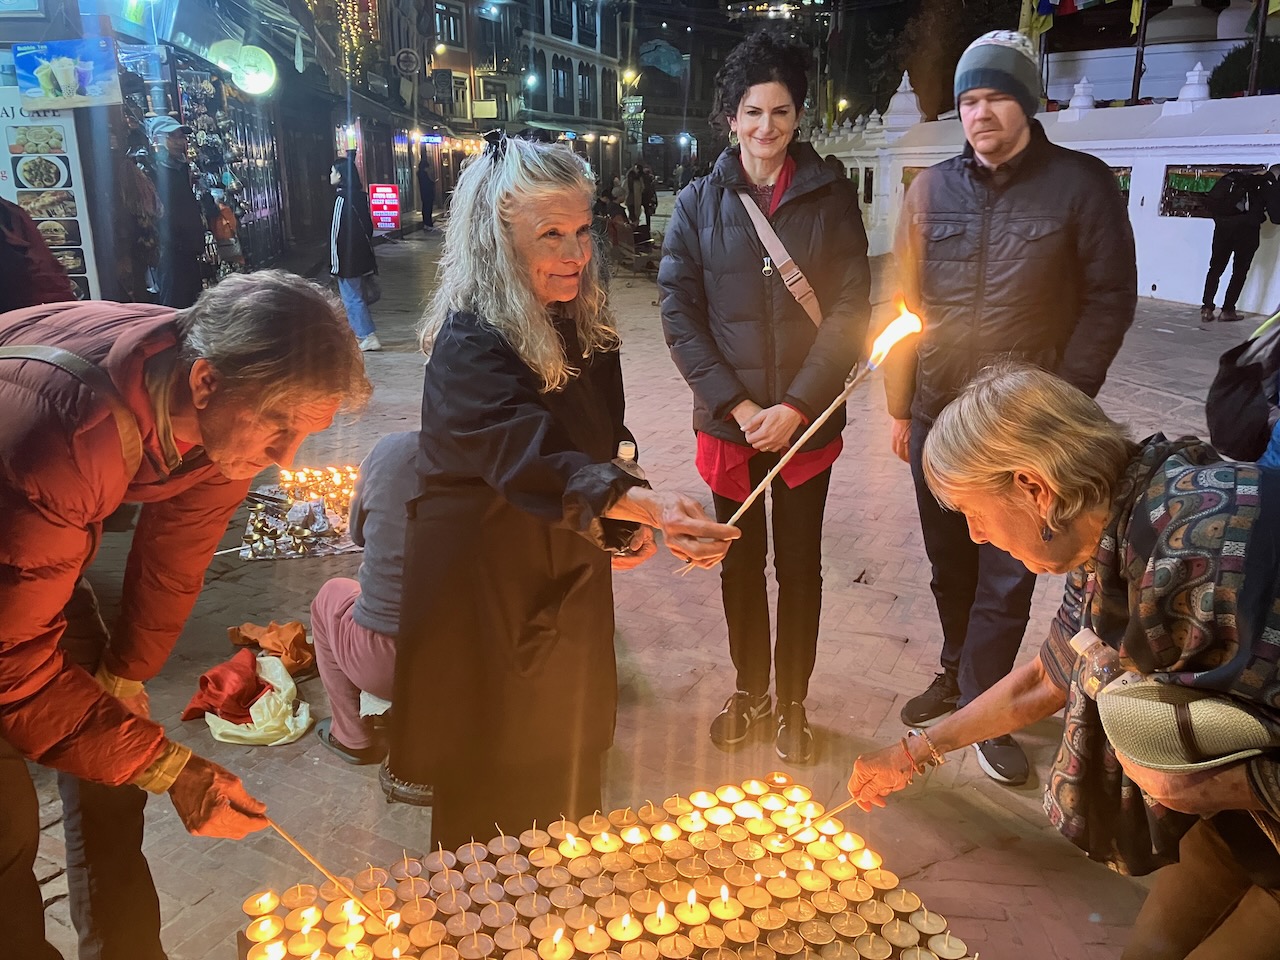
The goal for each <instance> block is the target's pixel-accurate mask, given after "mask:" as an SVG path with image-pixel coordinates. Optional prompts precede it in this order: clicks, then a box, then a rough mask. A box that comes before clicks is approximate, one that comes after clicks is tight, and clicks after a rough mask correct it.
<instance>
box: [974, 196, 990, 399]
mask: <svg viewBox="0 0 1280 960" xmlns="http://www.w3.org/2000/svg"><path fill="white" fill-rule="evenodd" d="M978 184H979V186H980V187H982V189H983V191H984V193H985V196H984V198H983V203H982V231H981V233H980V240H979V245H978V291H977V296H975V297H974V298H973V299H974V310H973V312H972V313H971V314H970V318H969V329H970V335H969V370H968V376H969V377H970V378H972V377H973V375H974V374H975V373H977V372H978V371H977V370H976V369H974V368H975V367H976V366H977V364H978V356H979V354H980V353H981V345H980V344H979V343H978V340H979V337H978V334H979V328H980V327H981V325H982V310H983V308H984V307H985V306H986V302H987V242H988V240H989V239H990V238H991V211H992V207H993V206H994V203H993V193H994V190H993V185H992V184H990V183H985V182H983V181H982V180H979V181H978Z"/></svg>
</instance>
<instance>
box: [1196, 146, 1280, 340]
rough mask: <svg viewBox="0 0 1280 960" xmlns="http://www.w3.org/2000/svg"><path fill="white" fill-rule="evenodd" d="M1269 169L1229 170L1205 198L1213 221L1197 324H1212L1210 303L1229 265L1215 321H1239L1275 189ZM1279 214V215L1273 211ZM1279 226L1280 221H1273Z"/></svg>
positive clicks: (1276, 219) (1274, 180)
mask: <svg viewBox="0 0 1280 960" xmlns="http://www.w3.org/2000/svg"><path fill="white" fill-rule="evenodd" d="M1277 169H1278V168H1277V167H1272V168H1271V169H1270V170H1268V171H1267V172H1266V173H1245V172H1244V171H1243V170H1232V171H1230V172H1229V173H1225V174H1223V175H1222V177H1221V178H1220V179H1219V180H1218V182H1217V183H1215V184H1214V185H1213V189H1211V190H1210V191H1209V192H1208V193H1207V194H1206V195H1205V198H1204V207H1205V209H1206V210H1207V211H1208V212H1209V216H1211V217H1213V246H1212V247H1211V248H1210V251H1209V273H1208V274H1207V275H1206V276H1205V278H1204V299H1203V300H1202V301H1201V304H1202V305H1201V307H1200V322H1201V323H1212V322H1213V309H1214V308H1213V301H1214V298H1215V297H1217V295H1218V281H1220V280H1221V279H1222V274H1223V272H1224V271H1225V270H1226V269H1227V263H1228V262H1232V261H1233V258H1234V262H1232V266H1231V279H1230V280H1228V281H1227V290H1226V293H1225V294H1223V297H1222V313H1220V314H1219V315H1218V319H1219V320H1221V321H1223V322H1225V323H1230V322H1232V321H1235V320H1239V319H1240V314H1238V313H1236V301H1237V300H1238V299H1239V298H1240V291H1241V290H1243V289H1244V282H1245V279H1246V278H1247V277H1248V276H1249V267H1250V266H1251V265H1252V264H1253V255H1254V254H1255V253H1257V252H1258V244H1259V243H1260V242H1261V239H1262V224H1263V222H1264V221H1265V220H1266V219H1267V201H1268V195H1269V193H1270V192H1271V191H1272V189H1273V188H1274V187H1275V185H1276V178H1275V176H1274V172H1275V171H1276V170H1277ZM1273 212H1277V213H1280V211H1273ZM1272 220H1273V222H1276V223H1280V218H1277V217H1274V216H1273V218H1272Z"/></svg>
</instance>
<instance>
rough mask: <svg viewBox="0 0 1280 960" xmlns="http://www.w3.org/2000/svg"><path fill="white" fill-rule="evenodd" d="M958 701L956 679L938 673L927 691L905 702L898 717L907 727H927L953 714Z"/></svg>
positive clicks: (958, 689) (958, 687) (958, 692)
mask: <svg viewBox="0 0 1280 960" xmlns="http://www.w3.org/2000/svg"><path fill="white" fill-rule="evenodd" d="M959 700H960V686H959V684H957V683H956V678H955V677H953V676H951V674H949V673H939V674H938V675H937V676H935V677H934V678H933V683H931V684H929V689H928V690H926V691H925V692H924V693H922V694H920V696H918V697H912V698H911V699H910V700H908V701H907V705H906V706H905V707H903V708H902V713H901V714H899V716H901V718H902V722H903V723H905V724H906V725H907V726H908V727H927V726H929V724H931V723H937V722H938V721H939V720H941V719H942V718H943V717H945V716H946V715H947V714H949V713H953V712H955V709H956V703H958V702H959Z"/></svg>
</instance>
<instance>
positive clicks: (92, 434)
mask: <svg viewBox="0 0 1280 960" xmlns="http://www.w3.org/2000/svg"><path fill="white" fill-rule="evenodd" d="M0 348H4V349H5V352H6V356H4V357H3V358H0V405H2V406H3V409H4V410H5V417H4V422H3V425H0V462H3V463H4V464H5V469H4V471H3V476H0V500H2V501H3V503H4V504H5V509H4V510H2V511H0V566H2V567H3V569H4V570H5V571H6V573H5V576H4V577H2V578H0V611H3V623H4V636H3V639H2V640H0V811H3V814H2V815H0V898H2V899H3V901H4V903H5V904H6V905H7V906H8V916H7V920H6V930H5V941H4V954H5V955H6V956H10V957H15V958H17V957H22V958H24V960H55V958H57V957H58V953H57V951H56V950H54V949H53V947H51V946H49V944H48V943H46V941H45V936H44V910H43V905H42V902H41V896H40V887H39V886H38V884H37V882H36V878H35V876H34V874H33V873H32V865H33V863H34V861H35V857H36V848H37V844H38V841H39V839H40V836H39V830H40V820H39V816H38V814H39V811H38V807H37V798H36V792H35V789H34V787H33V785H32V782H31V779H30V777H29V776H28V773H27V762H28V761H32V762H35V763H39V764H42V765H44V766H46V767H51V768H53V769H55V770H57V771H58V791H59V793H60V794H61V797H62V809H63V814H64V818H63V830H64V832H65V834H66V856H67V884H68V887H69V889H70V907H71V919H72V922H73V923H74V924H75V927H76V932H77V934H78V935H79V941H80V956H81V957H83V958H89V957H92V958H94V960H165V952H164V949H163V947H162V945H161V943H160V925H161V916H160V904H159V902H158V900H157V896H156V890H155V885H154V883H153V882H152V877H151V872H150V869H149V867H148V865H147V860H146V858H145V857H144V856H143V853H142V843H143V829H144V808H145V806H146V802H147V794H148V793H155V794H160V793H166V792H167V793H168V794H169V796H170V798H171V799H172V801H173V805H174V808H175V809H176V810H177V813H178V816H179V818H180V819H181V820H182V823H183V825H184V826H185V827H186V828H187V830H188V831H190V832H191V833H193V834H196V835H199V836H210V837H231V838H237V839H238V838H240V837H243V836H245V835H246V834H247V833H250V832H252V831H255V830H261V829H263V828H264V827H266V826H267V820H266V817H265V815H264V814H265V808H264V807H263V805H262V804H260V803H259V802H258V801H256V800H254V799H253V798H252V797H250V796H249V794H248V793H247V792H246V791H245V789H244V786H243V785H242V784H241V782H240V780H239V779H238V778H237V777H236V776H235V775H234V774H232V773H231V772H230V771H228V770H225V769H223V768H222V767H220V766H218V765H217V764H214V763H211V762H210V761H208V760H206V759H204V758H202V757H199V756H196V755H193V754H192V752H191V749H190V748H189V747H187V746H185V745H184V744H182V743H179V742H176V741H174V740H171V739H169V738H168V737H167V736H166V735H165V731H164V727H163V725H161V724H160V723H157V722H155V721H153V720H152V719H151V718H150V708H149V700H148V697H147V690H146V687H145V685H144V684H145V682H146V681H148V680H150V679H152V678H153V677H154V676H155V675H156V674H157V673H159V672H160V669H161V667H163V666H164V663H165V661H166V660H167V659H168V656H169V653H170V651H171V650H172V649H173V646H174V644H175V643H176V642H177V640H178V637H179V635H180V634H181V633H182V631H183V628H184V626H185V624H186V622H187V618H188V616H189V615H190V613H191V609H192V607H193V606H194V605H195V602H196V599H197V597H198V596H199V595H200V591H201V589H202V588H203V586H204V577H205V571H206V568H207V567H208V565H209V561H210V559H211V558H212V557H213V552H214V549H215V548H216V547H217V545H218V542H219V541H220V540H221V539H222V536H223V534H224V533H225V532H226V529H227V523H228V521H230V519H231V516H232V514H234V513H235V511H236V509H237V508H238V507H239V506H240V505H241V503H243V501H244V497H245V494H246V493H248V492H249V484H250V481H252V479H253V478H254V477H255V476H257V475H258V474H259V473H260V472H261V471H262V470H263V469H264V468H265V467H267V466H268V465H270V464H272V463H275V464H279V465H280V466H284V467H287V466H289V465H290V464H291V463H292V461H293V458H294V456H295V455H296V454H297V451H298V447H299V446H300V445H301V443H302V441H303V440H304V439H305V438H306V437H307V435H308V434H310V433H313V432H315V431H317V430H323V429H325V428H327V427H328V426H329V424H330V423H331V422H332V420H333V417H334V414H335V413H336V412H337V410H338V408H339V406H340V405H341V404H343V403H345V402H353V401H354V402H359V401H362V400H363V399H365V398H367V396H368V394H369V383H368V381H367V380H366V379H365V375H364V367H363V364H362V363H361V360H360V356H359V353H358V352H357V350H356V344H355V340H354V339H353V337H352V336H351V332H350V330H349V329H348V328H347V325H346V323H345V322H344V320H343V318H342V313H341V311H340V310H339V309H338V307H337V304H336V302H335V301H334V298H333V297H331V296H329V295H328V294H326V293H325V292H324V291H323V290H321V289H320V288H318V287H317V286H315V285H314V284H312V283H309V282H308V281H306V280H303V279H302V278H301V277H298V276H295V275H293V274H288V273H285V272H283V271H278V270H264V271H261V272H259V273H255V274H252V275H244V276H231V277H228V278H227V279H226V280H224V281H223V282H222V283H220V284H219V285H218V286H217V287H214V288H212V289H210V290H208V291H206V292H205V293H204V294H202V295H201V297H200V299H199V300H197V301H196V303H195V305H194V306H192V307H190V308H188V309H186V310H182V311H174V310H173V309H172V308H167V307H162V306H156V305H153V304H136V303H111V302H107V301H101V300H94V301H84V302H79V303H66V304H62V303H60V304H52V305H41V306H35V307H28V308H25V309H22V310H17V311H12V312H9V313H5V314H0ZM50 351H53V352H52V353H50ZM124 502H141V503H143V507H142V512H141V515H140V517H139V519H138V530H137V535H136V536H135V537H134V538H133V544H132V546H131V548H130V550H129V559H128V564H127V566H126V568H125V571H124V580H123V586H122V593H121V600H120V618H119V620H118V621H117V623H116V624H115V625H114V627H113V628H111V629H110V630H109V629H108V628H107V626H106V624H104V623H103V622H102V618H101V616H100V615H99V613H98V605H97V601H96V599H95V597H94V594H93V590H92V589H91V587H90V586H89V582H88V581H87V580H86V579H84V574H85V571H86V570H87V568H88V566H89V563H90V562H91V561H92V560H93V557H94V553H95V552H96V548H97V546H98V544H99V543H100V542H101V540H102V523H103V520H104V518H106V517H107V516H108V515H110V514H111V513H112V512H113V511H114V510H116V509H117V508H118V507H119V506H120V504H122V503H124ZM139 788H141V789H139Z"/></svg>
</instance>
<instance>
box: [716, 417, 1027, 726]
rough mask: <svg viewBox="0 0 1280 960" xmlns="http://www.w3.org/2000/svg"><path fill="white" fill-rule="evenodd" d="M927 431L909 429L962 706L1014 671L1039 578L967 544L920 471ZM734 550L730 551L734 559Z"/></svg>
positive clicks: (961, 527) (947, 659) (946, 651)
mask: <svg viewBox="0 0 1280 960" xmlns="http://www.w3.org/2000/svg"><path fill="white" fill-rule="evenodd" d="M928 435H929V425H927V424H923V423H921V422H920V420H918V419H917V420H913V421H912V423H911V476H912V479H913V480H914V481H915V487H916V505H917V506H918V508H919V511H920V529H921V531H922V532H923V534H924V548H925V552H926V553H927V554H928V555H929V563H930V564H931V565H932V567H933V579H932V581H931V582H930V584H929V585H930V587H932V588H933V599H934V602H935V603H937V605H938V619H939V620H941V621H942V669H943V670H944V671H946V672H947V673H948V674H949V675H951V676H952V677H954V678H955V679H956V680H957V682H958V683H959V685H960V705H961V706H963V705H964V704H966V703H968V702H969V701H970V700H973V699H974V698H976V697H977V696H979V695H980V694H982V693H983V692H984V691H986V690H988V689H990V688H991V687H992V686H993V685H995V683H996V682H997V681H999V680H1000V678H1002V677H1004V676H1005V675H1006V674H1008V673H1009V671H1010V670H1012V669H1013V661H1014V658H1015V657H1016V656H1017V654H1018V647H1019V646H1021V645H1022V636H1023V634H1025V633H1026V632H1027V621H1028V619H1030V615H1031V594H1032V592H1033V591H1034V590H1035V586H1036V575H1035V574H1034V573H1031V572H1030V571H1029V570H1027V568H1026V567H1024V566H1023V565H1022V561H1020V560H1015V559H1014V558H1013V557H1011V556H1009V554H1007V553H1005V552H1004V551H1003V550H999V549H997V548H996V547H993V546H992V545H991V544H989V543H983V544H977V543H974V542H973V541H972V540H970V539H969V524H968V522H967V521H966V520H965V518H964V514H961V513H954V512H952V511H950V510H944V509H942V507H941V506H939V505H938V501H937V500H935V499H934V497H933V494H932V493H931V492H930V491H929V487H928V485H927V484H926V483H925V479H924V471H923V470H922V469H921V467H920V455H921V453H922V451H923V450H924V441H925V437H927V436H928ZM732 552H733V551H730V553H732Z"/></svg>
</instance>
